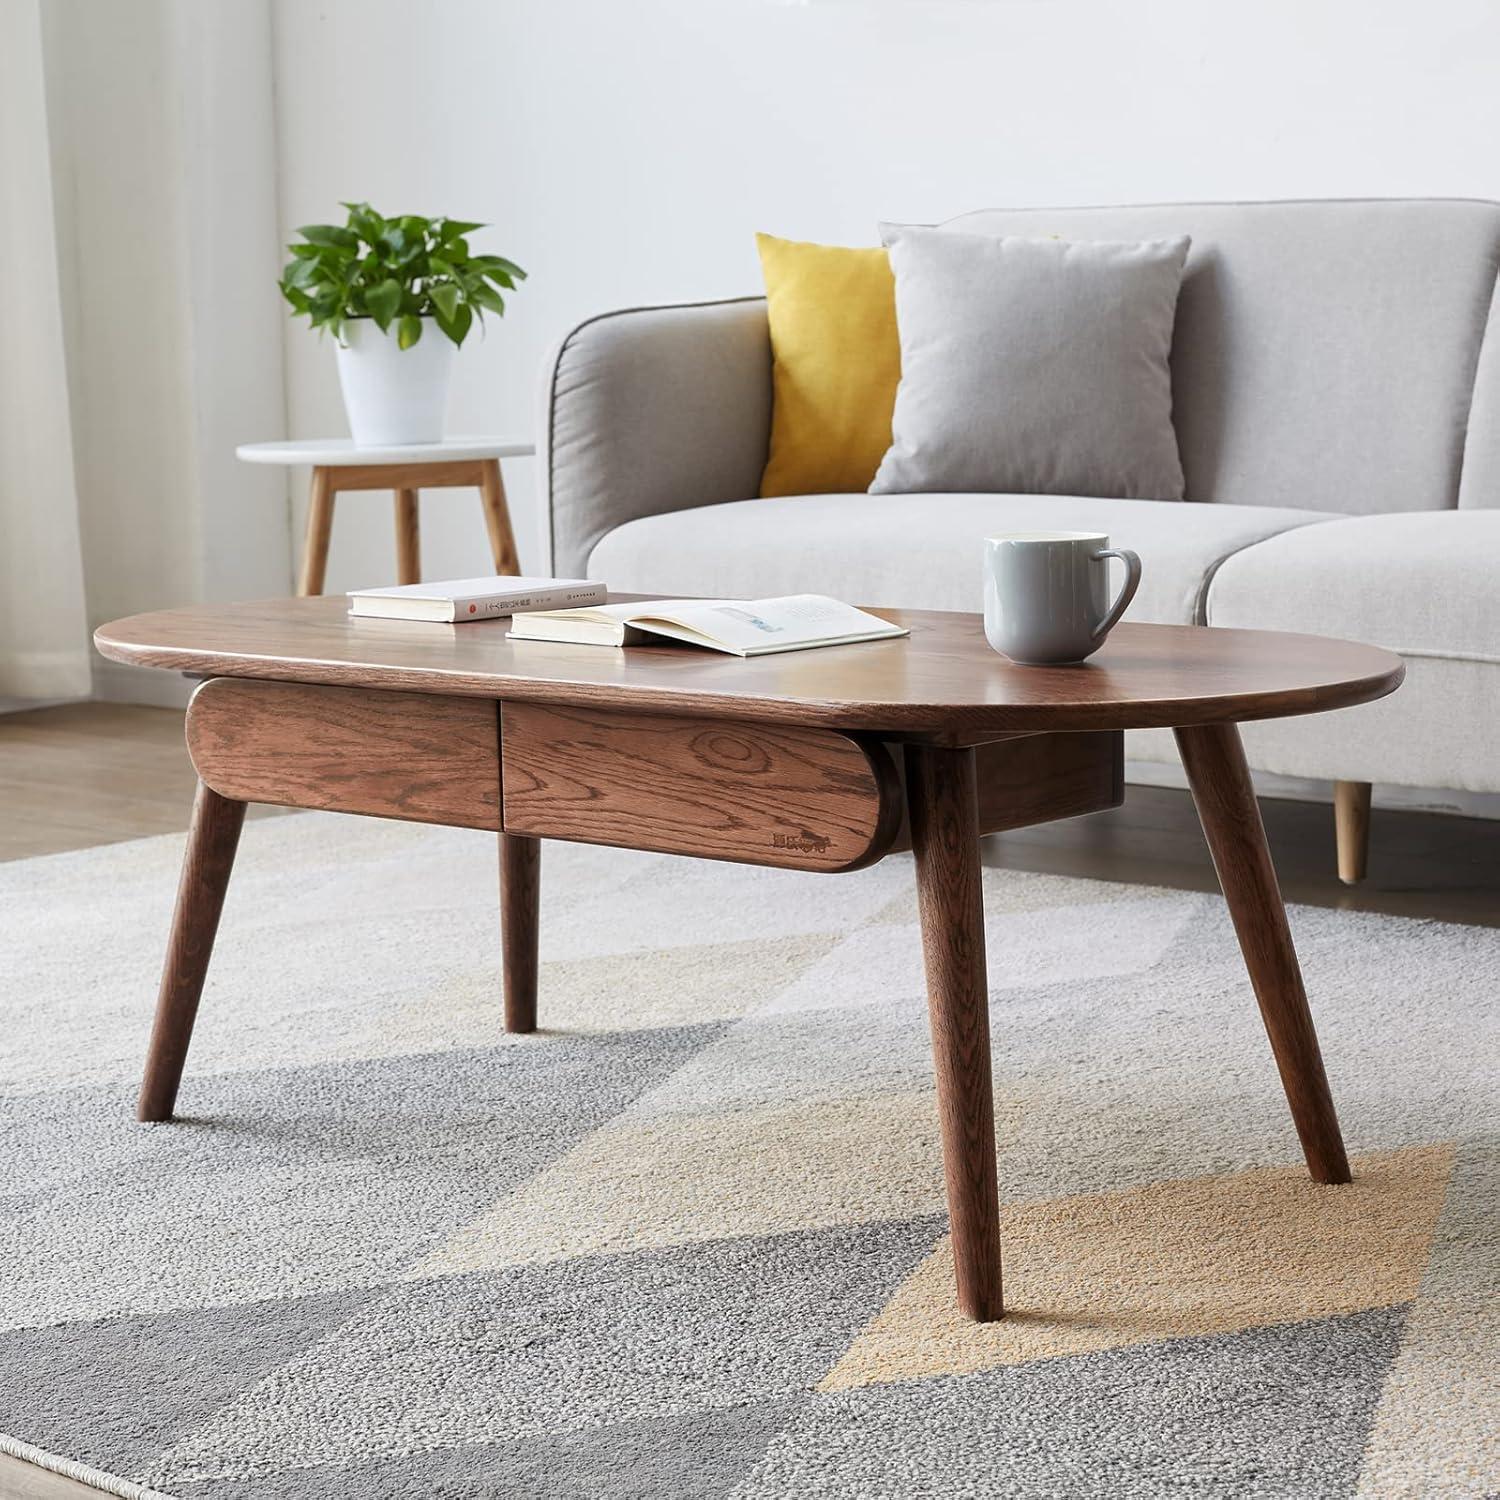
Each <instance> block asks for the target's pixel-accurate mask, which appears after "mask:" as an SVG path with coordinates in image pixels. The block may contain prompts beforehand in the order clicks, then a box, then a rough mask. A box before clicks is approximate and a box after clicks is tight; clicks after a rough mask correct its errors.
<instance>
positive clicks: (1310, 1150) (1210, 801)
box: [1177, 724, 1349, 1182]
mask: <svg viewBox="0 0 1500 1500" xmlns="http://www.w3.org/2000/svg"><path fill="white" fill-rule="evenodd" d="M1177 745H1178V749H1179V750H1181V752H1182V763H1183V766H1184V767H1185V768H1186V770H1187V774H1188V781H1189V784H1190V785H1191V786H1192V789H1193V800H1194V802H1196V803H1197V806H1198V816H1199V818H1200V820H1201V821H1202V823H1203V832H1204V835H1205V836H1206V838H1207V839H1208V847H1209V852H1210V853H1211V854H1212V855H1213V861H1214V868H1215V869H1216V870H1217V871H1218V874H1219V884H1220V885H1221V886H1222V887H1223V890H1224V899H1225V900H1226V902H1228V905H1229V914H1230V916H1231V917H1232V918H1233V919H1234V929H1235V932H1236V934H1237V935H1238V937H1239V940H1240V951H1241V952H1242V953H1243V954H1244V956H1245V967H1246V968H1247V969H1248V970H1249V973H1250V984H1251V986H1252V988H1253V989H1254V991H1255V998H1256V1000H1257V1002H1258V1003H1259V1005H1260V1013H1261V1018H1262V1020H1264V1022H1265V1026H1266V1035H1267V1036H1268V1037H1269V1038H1270V1040H1271V1051H1272V1052H1273V1053H1274V1054H1275V1057H1276V1066H1277V1069H1278V1070H1279V1071H1280V1073H1281V1083H1282V1087H1283V1088H1284V1089H1285V1090H1286V1097H1287V1103H1288V1104H1290V1105H1291V1109H1292V1121H1293V1123H1294V1124H1295V1125H1296V1127H1297V1135H1298V1137H1299V1139H1300V1140H1301V1142H1302V1152H1303V1155H1304V1156H1306V1158H1307V1167H1308V1170H1309V1171H1310V1172H1311V1173H1312V1175H1313V1177H1314V1179H1315V1180H1316V1181H1318V1182H1348V1181H1349V1161H1348V1158H1347V1157H1346V1155H1345V1154H1344V1140H1343V1136H1342V1135H1341V1134H1340V1132H1339V1122H1338V1116H1337V1114H1336V1113H1335V1112H1334V1108H1333V1096H1332V1094H1331V1093H1330V1092H1329V1089H1328V1078H1327V1075H1326V1074H1325V1073H1324V1071H1323V1054H1322V1052H1321V1051H1320V1050H1319V1048H1318V1034H1317V1032H1316V1031H1315V1030H1314V1029H1313V1020H1312V1012H1311V1011H1310V1010H1309V1009H1308V1004H1307V994H1306V992H1305V991H1304V989H1303V986H1302V971H1301V969H1300V967H1299V966H1298V964H1297V952H1296V949H1295V948H1294V947H1293V946H1292V934H1291V929H1290V928H1289V927H1288V926H1287V920H1286V907H1285V906H1284V905H1283V904H1282V900H1281V889H1280V887H1279V886H1278V884H1277V881H1276V871H1275V869H1274V867H1273V866H1272V864H1271V854H1270V851H1269V850H1268V849H1267V847H1266V834H1265V829H1264V828H1263V827H1262V825H1261V818H1260V805H1259V803H1257V801H1256V800H1255V788H1254V787H1253V786H1252V785H1251V782H1250V770H1249V767H1248V766H1247V765H1246V764H1245V752H1244V749H1243V747H1242V746H1241V744H1240V733H1239V730H1238V729H1236V728H1235V726H1234V725H1233V724H1208V725H1203V726H1200V727H1198V728H1193V729H1179V730H1178V731H1177Z"/></svg>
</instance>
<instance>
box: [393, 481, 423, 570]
mask: <svg viewBox="0 0 1500 1500" xmlns="http://www.w3.org/2000/svg"><path fill="white" fill-rule="evenodd" d="M421 581H422V521H421V514H420V512H419V510H418V508H417V491H416V490H397V491H396V582H397V583H421Z"/></svg>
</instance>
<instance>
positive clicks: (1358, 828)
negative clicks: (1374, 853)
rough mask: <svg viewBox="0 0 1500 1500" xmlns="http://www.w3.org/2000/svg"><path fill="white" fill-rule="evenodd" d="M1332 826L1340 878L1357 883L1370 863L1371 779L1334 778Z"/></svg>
mask: <svg viewBox="0 0 1500 1500" xmlns="http://www.w3.org/2000/svg"><path fill="white" fill-rule="evenodd" d="M1333 826H1334V836H1335V839H1336V841H1337V844H1338V857H1339V879H1340V880H1342V881H1343V882H1344V884H1345V885H1358V884H1359V883H1360V881H1361V880H1363V879H1364V878H1365V871H1366V869H1367V868H1368V867H1369V863H1370V783H1369V782H1368V781H1335V782H1334V784H1333Z"/></svg>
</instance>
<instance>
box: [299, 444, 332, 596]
mask: <svg viewBox="0 0 1500 1500" xmlns="http://www.w3.org/2000/svg"><path fill="white" fill-rule="evenodd" d="M332 476H333V470H332V469H323V468H319V469H314V470H313V472H312V489H311V492H310V493H309V495H308V501H307V536H306V539H305V540H304V541H303V544H302V577H301V579H300V581H299V582H298V584H297V592H298V593H299V594H301V595H303V596H308V595H315V594H321V593H322V592H323V578H324V576H325V575H326V573H327V571H328V540H329V538H330V537H331V536H332V534H333V477H332Z"/></svg>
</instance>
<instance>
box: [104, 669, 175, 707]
mask: <svg viewBox="0 0 1500 1500" xmlns="http://www.w3.org/2000/svg"><path fill="white" fill-rule="evenodd" d="M197 685H198V684H197V682H196V680H195V679H193V678H190V677H184V676H183V675H182V674H181V673H180V672H163V671H160V670H158V669H157V668H155V667H132V666H128V665H127V664H126V663H125V662H122V661H99V662H95V663H94V697H95V698H97V699H98V700H99V701H100V702H102V703H144V704H146V705H148V706H149V707H151V708H186V707H187V704H188V699H189V698H191V697H192V696H193V689H194V688H195V687H196V686H197Z"/></svg>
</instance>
